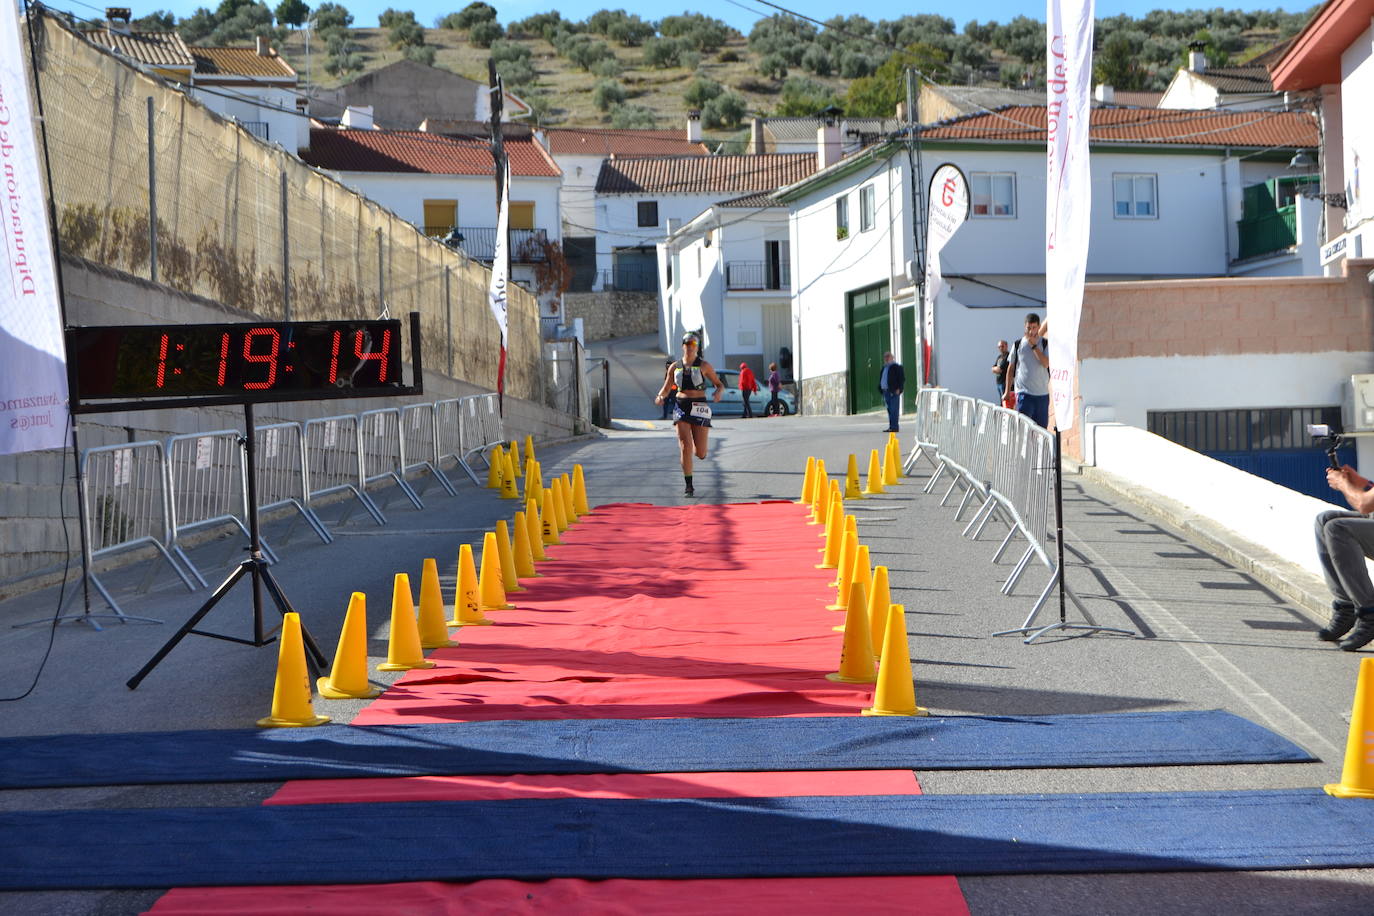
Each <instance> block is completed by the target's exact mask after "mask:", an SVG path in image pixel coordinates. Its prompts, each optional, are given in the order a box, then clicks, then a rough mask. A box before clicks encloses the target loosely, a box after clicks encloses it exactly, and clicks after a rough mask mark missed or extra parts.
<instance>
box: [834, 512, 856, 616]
mask: <svg viewBox="0 0 1374 916" xmlns="http://www.w3.org/2000/svg"><path fill="white" fill-rule="evenodd" d="M858 552H859V537H858V535H856V534H850V533H849V532H848V531H846V532H845V533H844V543H843V544H841V545H840V574H839V578H837V579H836V580H835V581H834V582H833V583H832V584H833V585H834V586H835V587H836V589H837V591H836V592H835V603H834V604H827V605H826V609H827V610H831V611H843V610H844V609H845V608H846V607H848V601H849V586H850V585H852V584H853V583H854V557H855V555H856V554H858Z"/></svg>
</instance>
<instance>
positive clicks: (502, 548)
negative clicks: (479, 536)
mask: <svg viewBox="0 0 1374 916" xmlns="http://www.w3.org/2000/svg"><path fill="white" fill-rule="evenodd" d="M496 556H497V557H498V558H499V559H500V560H501V587H502V588H504V589H505V590H506V592H507V594H509V593H510V592H523V591H524V590H525V588H524V586H522V585H521V584H520V577H519V571H518V570H517V569H516V568H515V548H514V547H512V546H511V542H510V531H509V529H508V528H507V527H506V520H505V519H504V518H498V519H497V520H496Z"/></svg>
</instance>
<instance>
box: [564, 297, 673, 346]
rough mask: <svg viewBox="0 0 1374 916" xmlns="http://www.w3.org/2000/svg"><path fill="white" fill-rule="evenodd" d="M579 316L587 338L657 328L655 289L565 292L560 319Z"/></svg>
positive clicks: (627, 335) (652, 330) (603, 338)
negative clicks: (648, 291) (636, 291)
mask: <svg viewBox="0 0 1374 916" xmlns="http://www.w3.org/2000/svg"><path fill="white" fill-rule="evenodd" d="M574 318H581V319H582V330H583V334H584V335H585V337H586V339H587V340H607V339H609V338H612V337H631V336H635V335H639V334H655V333H657V332H658V296H657V295H656V294H655V293H620V292H601V293H564V294H563V320H564V321H565V322H567V323H571V322H572V320H573V319H574Z"/></svg>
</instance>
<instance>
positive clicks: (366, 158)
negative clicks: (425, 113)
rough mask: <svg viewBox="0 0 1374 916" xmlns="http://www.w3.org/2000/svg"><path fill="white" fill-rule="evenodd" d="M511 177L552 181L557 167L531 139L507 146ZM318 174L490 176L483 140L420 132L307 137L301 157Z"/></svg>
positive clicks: (323, 132) (327, 132) (320, 132)
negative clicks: (306, 147)
mask: <svg viewBox="0 0 1374 916" xmlns="http://www.w3.org/2000/svg"><path fill="white" fill-rule="evenodd" d="M505 147H506V154H507V156H509V157H510V169H511V174H512V175H518V176H520V177H523V178H553V177H557V176H558V175H560V174H561V172H559V170H558V166H557V165H555V164H554V162H553V160H552V159H550V158H549V156H548V154H547V153H546V152H544V148H543V147H542V146H540V145H539V144H538V143H535V142H534V141H533V140H532V139H527V140H511V139H507V140H506V143H505ZM301 158H302V159H304V160H305V161H306V162H308V163H310V164H311V165H313V166H316V167H317V168H322V169H331V170H333V171H339V172H421V173H429V174H432V175H492V174H494V169H493V168H492V162H491V152H490V150H489V149H488V147H487V143H486V140H484V139H478V138H471V139H460V138H457V137H448V136H444V135H443V134H432V133H426V132H424V131H419V130H352V129H345V130H331V129H328V128H315V129H312V130H311V131H310V149H309V150H308V151H307V152H306V153H304V154H303V155H302V157H301Z"/></svg>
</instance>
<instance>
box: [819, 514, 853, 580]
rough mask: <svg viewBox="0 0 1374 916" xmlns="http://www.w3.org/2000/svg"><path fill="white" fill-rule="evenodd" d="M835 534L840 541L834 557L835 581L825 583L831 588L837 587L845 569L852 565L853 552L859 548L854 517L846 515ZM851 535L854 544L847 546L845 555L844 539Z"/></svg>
mask: <svg viewBox="0 0 1374 916" xmlns="http://www.w3.org/2000/svg"><path fill="white" fill-rule="evenodd" d="M837 534H838V536H839V539H840V551H839V553H837V554H836V555H835V557H836V559H835V581H833V582H827V583H825V584H826V585H829V586H830V587H831V588H836V587H838V586H839V584H840V579H841V578H843V576H844V569H845V567H848V566H853V565H854V551H855V550H856V549H858V546H859V528H858V522H857V521H855V519H854V516H852V515H846V516H845V517H844V524H843V525H841V527H840V530H839V531H838V532H837ZM851 534H852V535H854V542H853V543H852V544H850V545H849V547H848V550H849V553H848V554H846V553H845V550H846V548H845V539H846V538H847V537H848V536H849V535H851Z"/></svg>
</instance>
